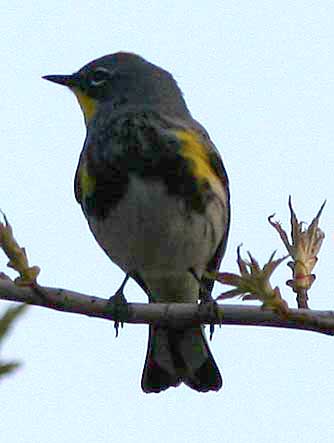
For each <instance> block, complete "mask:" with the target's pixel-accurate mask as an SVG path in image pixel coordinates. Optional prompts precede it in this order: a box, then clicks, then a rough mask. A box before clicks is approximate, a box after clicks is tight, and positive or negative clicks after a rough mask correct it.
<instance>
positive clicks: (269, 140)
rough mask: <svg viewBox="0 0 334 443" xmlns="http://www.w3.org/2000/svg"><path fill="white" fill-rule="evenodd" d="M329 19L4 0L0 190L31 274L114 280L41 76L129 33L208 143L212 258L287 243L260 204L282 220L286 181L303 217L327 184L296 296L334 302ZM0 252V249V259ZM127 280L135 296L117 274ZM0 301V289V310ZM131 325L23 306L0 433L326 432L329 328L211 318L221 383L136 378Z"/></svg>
mask: <svg viewBox="0 0 334 443" xmlns="http://www.w3.org/2000/svg"><path fill="white" fill-rule="evenodd" d="M333 21H334V2H333V1H330V0H328V1H326V0H322V1H310V0H303V1H294V2H291V1H287V0H281V1H280V2H277V1H274V0H272V1H270V0H266V1H264V0H258V1H256V2H254V1H228V0H227V1H210V0H208V1H206V2H199V1H198V2H197V1H186V0H184V1H179V0H171V1H166V2H162V1H160V2H158V1H156V2H154V1H144V0H141V1H131V0H122V1H115V0H109V1H102V0H101V1H99V2H97V1H88V0H86V1H72V2H71V1H64V0H58V1H57V2H54V1H52V2H51V1H48V0H47V1H32V0H28V1H26V2H22V1H18V0H12V1H11V2H10V3H8V4H6V5H3V6H2V7H1V14H0V28H1V37H0V53H1V59H2V67H1V102H0V112H1V123H0V125H1V157H0V207H1V209H2V210H3V211H4V212H5V213H6V214H7V216H8V218H9V220H10V222H11V224H12V225H13V227H14V232H15V235H16V237H17V239H18V240H19V242H20V244H21V245H24V246H25V247H26V248H27V251H28V254H29V257H30V259H31V263H32V264H38V265H39V266H40V267H41V269H42V271H41V275H40V279H39V282H40V284H43V285H47V286H55V287H64V288H68V289H73V290H77V291H81V292H84V293H87V294H91V295H99V296H102V297H106V298H107V297H109V296H110V295H112V294H113V293H114V292H115V290H116V289H117V288H118V286H119V284H120V282H121V281H122V278H123V275H122V273H121V271H120V270H119V269H118V268H117V267H116V266H115V265H114V264H112V263H111V262H110V261H109V259H108V258H107V257H106V256H105V255H104V253H103V252H102V251H101V250H100V249H99V247H98V246H97V244H96V243H95V241H94V239H93V237H92V235H91V234H90V232H89V230H88V227H87V225H86V221H85V219H84V217H83V215H82V214H81V210H80V207H79V206H78V205H77V203H76V202H75V199H74V195H73V184H72V183H73V178H74V173H75V169H76V165H77V161H78V157H79V153H80V150H81V146H82V143H83V140H84V136H85V128H84V122H83V118H82V116H81V112H80V109H79V107H78V105H77V103H76V100H75V98H74V96H72V95H71V93H70V92H68V91H67V90H66V89H65V88H60V87H57V85H52V84H51V83H48V82H45V81H43V80H42V79H41V76H42V75H45V74H58V73H72V72H73V71H76V70H77V69H78V68H80V67H81V66H82V65H84V64H85V63H87V62H88V61H90V60H91V59H93V58H97V57H99V56H102V55H105V54H108V53H113V52H117V51H119V50H127V51H132V52H136V53H138V54H140V55H142V56H144V57H145V58H147V59H148V60H150V61H151V62H154V63H156V64H158V65H160V66H162V67H164V68H165V69H167V70H169V71H170V72H172V73H173V75H174V77H175V78H176V80H177V81H178V83H179V85H180V87H181V89H182V90H183V91H184V94H185V98H186V101H187V103H188V105H189V107H190V109H191V111H192V113H193V116H194V117H195V118H197V119H198V120H199V121H200V122H201V123H202V124H203V125H204V126H205V127H206V128H207V130H208V131H209V133H210V135H211V137H212V139H213V141H214V142H215V144H216V145H217V147H218V148H219V150H220V152H221V154H222V156H223V159H224V162H225V166H226V169H227V171H228V174H229V178H230V183H231V195H232V226H231V233H230V238H229V244H228V248H227V252H226V256H225V259H224V262H223V267H222V268H223V269H224V270H228V271H235V270H236V263H235V260H236V247H237V245H238V244H240V243H243V245H244V246H243V251H244V253H245V252H246V251H247V250H250V251H251V252H252V253H253V255H254V256H255V257H256V258H257V259H258V260H259V261H260V262H261V263H262V264H263V263H264V261H265V260H267V258H268V257H269V255H270V254H271V252H272V251H273V250H275V249H278V255H279V256H281V255H283V254H285V250H284V247H283V245H282V244H280V242H279V239H278V235H277V234H276V232H275V231H274V230H273V229H272V228H271V227H270V226H269V224H268V222H267V217H268V216H269V215H270V214H272V213H274V212H275V213H276V217H277V218H278V219H279V220H280V221H281V222H282V223H283V225H284V226H285V227H287V228H288V218H289V211H288V206H287V201H288V196H289V194H291V195H292V197H293V202H294V204H295V208H296V211H297V214H298V216H299V218H300V219H301V220H305V221H310V220H311V219H312V218H313V216H314V215H315V214H316V212H317V210H318V209H319V207H320V205H321V203H322V202H323V201H324V199H327V205H326V208H325V211H324V213H323V216H322V219H321V227H322V228H323V230H324V231H325V233H326V239H325V242H324V245H323V249H322V251H321V254H320V258H319V262H318V264H317V266H316V268H315V271H316V274H317V280H316V283H315V284H314V287H313V289H312V291H311V293H310V297H311V298H310V305H311V307H312V308H314V309H333V306H334V295H333V287H334V273H333V264H334V250H333V247H334V243H333V240H334V232H333V220H334V198H333V190H334V173H333V171H334V149H333V148H334V146H333V140H334V124H333V114H334V112H333V111H334V109H333V98H334V63H333V59H334V26H333ZM6 262H7V260H6V258H5V256H4V255H3V254H2V253H0V270H3V271H6V269H5V265H6ZM6 272H7V271H6ZM8 273H9V274H10V275H11V276H14V274H13V273H11V272H10V271H8ZM288 278H290V272H289V270H288V268H287V267H286V265H285V264H283V265H281V267H280V269H279V270H278V272H277V273H276V274H275V276H274V278H273V284H275V285H276V284H278V285H279V286H280V288H281V290H282V293H283V294H284V297H285V298H286V299H287V301H288V302H289V304H290V305H291V306H295V301H294V296H293V294H292V293H291V292H290V290H289V289H288V288H287V287H286V286H285V281H286V280H287V279H288ZM222 290H223V288H222V287H220V288H219V287H217V286H216V288H215V294H216V295H218V294H219V293H220V292H222ZM126 295H127V298H128V299H129V300H131V301H138V302H139V301H141V302H143V301H146V297H145V295H144V294H143V292H142V291H141V290H140V289H139V288H138V287H137V286H136V285H135V283H133V282H131V283H129V284H128V286H127V288H126ZM239 303H240V301H239ZM9 305H10V304H9V303H6V302H3V301H0V312H1V311H3V310H4V309H5V308H7V307H8V306H9ZM147 329H148V328H147V327H146V326H143V325H140V326H139V325H126V326H125V328H124V329H123V330H122V331H121V333H120V337H119V338H118V339H117V340H116V339H115V338H114V328H113V324H112V323H111V322H107V321H104V320H98V319H90V318H88V317H87V318H86V317H84V316H78V315H70V314H62V313H60V312H56V311H52V310H49V309H43V308H37V307H31V308H30V309H29V311H28V312H27V313H26V314H25V316H24V317H23V318H21V319H20V320H19V321H18V322H17V324H16V326H15V329H14V330H13V333H12V334H11V336H10V337H9V339H8V340H7V341H6V344H5V346H4V348H3V349H2V350H1V351H2V358H3V359H19V360H21V361H22V362H24V365H23V366H22V368H21V369H20V370H19V371H17V372H16V373H15V374H14V375H13V376H11V377H8V378H6V379H4V380H3V382H2V383H1V387H0V390H1V392H0V408H1V414H0V441H1V442H6V443H45V442H48V443H56V442H57V443H59V442H62V443H79V442H80V443H102V442H107V441H108V442H109V441H110V442H111V441H117V442H124V443H130V442H145V443H153V442H157V441H166V442H167V441H168V442H169V443H174V442H188V441H189V442H194V443H197V442H202V441H210V442H218V441H219V442H220V441H222V442H229V443H246V442H247V443H255V442H256V443H262V442H263V443H264V442H268V441H270V442H271V443H278V442H280V443H281V442H284V443H285V442H287V443H290V442H291V443H292V442H299V441H300V442H304V443H308V442H317V443H330V442H333V441H334V419H333V418H334V417H333V404H334V358H333V345H334V342H333V340H334V339H333V338H331V337H327V336H323V335H320V334H316V333H311V332H300V331H288V330H275V329H270V328H263V327H262V328H261V327H237V326H225V327H222V329H221V330H219V331H218V330H217V332H216V334H215V336H214V340H213V342H212V344H211V347H212V350H213V353H214V355H215V358H216V361H217V363H218V364H219V366H220V368H221V370H222V373H223V376H224V382H225V385H224V389H223V390H221V391H220V392H219V393H211V394H198V393H197V392H194V391H191V390H190V389H189V388H187V387H185V386H180V387H179V388H177V389H169V390H168V391H166V392H164V393H161V394H159V395H153V394H152V395H147V394H143V393H142V392H141V389H140V378H141V372H142V368H143V364H144V358H145V353H146V342H147V332H148V331H147Z"/></svg>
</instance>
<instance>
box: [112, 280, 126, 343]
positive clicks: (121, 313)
mask: <svg viewBox="0 0 334 443" xmlns="http://www.w3.org/2000/svg"><path fill="white" fill-rule="evenodd" d="M129 278H130V275H129V274H126V276H125V279H124V280H123V282H122V284H121V286H120V287H119V289H118V290H117V291H116V293H115V295H113V296H112V297H110V298H109V301H108V304H109V305H110V308H111V311H112V313H113V315H114V318H115V323H114V328H115V332H116V337H118V331H119V326H120V325H121V327H122V328H123V325H124V321H123V320H124V318H126V317H127V314H128V306H127V305H128V302H127V300H126V298H125V295H124V292H123V290H124V287H125V285H126V282H127V281H128V280H129Z"/></svg>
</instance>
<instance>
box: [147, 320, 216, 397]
mask: <svg viewBox="0 0 334 443" xmlns="http://www.w3.org/2000/svg"><path fill="white" fill-rule="evenodd" d="M182 381H183V382H184V383H185V384H187V385H188V386H189V387H190V388H192V389H195V390H196V391H199V392H208V391H218V390H219V389H220V388H221V387H222V383H223V382H222V378H221V375H220V372H219V369H218V367H217V365H216V363H215V361H214V359H213V356H212V354H211V351H210V349H209V346H208V343H207V341H206V339H205V336H204V331H203V329H202V328H200V327H197V328H190V329H185V330H181V331H176V330H173V329H166V328H154V327H152V326H151V327H150V335H149V343H148V350H147V355H146V362H145V367H144V371H143V376H142V389H143V391H144V392H160V391H163V390H165V389H167V388H169V387H170V386H174V387H176V386H178V385H179V384H180V383H181V382H182Z"/></svg>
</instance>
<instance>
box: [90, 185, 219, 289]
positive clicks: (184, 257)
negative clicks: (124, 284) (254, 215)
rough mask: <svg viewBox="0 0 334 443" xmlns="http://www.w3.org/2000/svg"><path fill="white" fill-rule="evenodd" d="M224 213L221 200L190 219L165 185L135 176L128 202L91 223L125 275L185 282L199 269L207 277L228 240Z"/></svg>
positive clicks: (97, 236) (120, 204) (125, 199)
mask: <svg viewBox="0 0 334 443" xmlns="http://www.w3.org/2000/svg"><path fill="white" fill-rule="evenodd" d="M222 211H223V206H222V203H221V201H220V199H219V198H218V197H217V198H213V199H211V200H210V202H209V203H208V206H207V210H206V212H205V213H204V214H200V213H198V212H195V211H193V212H192V213H191V214H189V212H187V211H186V209H185V206H184V202H183V201H182V200H180V199H179V198H177V197H176V196H174V195H170V194H167V192H166V187H165V185H164V184H162V183H160V182H157V181H153V180H152V181H145V182H144V181H143V180H142V179H140V178H137V177H132V178H131V179H130V183H129V186H128V192H127V195H126V197H125V198H124V199H123V200H122V201H121V202H119V204H118V205H117V206H116V208H114V209H112V210H111V211H110V213H109V215H108V217H107V218H106V219H103V220H98V219H90V220H89V224H90V228H91V230H92V232H93V234H94V236H95V238H96V240H97V242H98V243H99V244H100V245H101V247H102V248H103V249H104V250H105V251H106V253H107V254H108V255H109V257H110V258H111V260H112V261H113V262H115V263H116V264H117V265H118V266H120V267H121V268H122V269H123V270H124V271H125V272H131V271H132V272H138V273H139V274H140V275H141V276H142V277H144V280H145V281H146V279H145V276H148V279H150V278H151V277H152V278H153V279H158V280H160V279H161V278H163V279H165V278H166V276H169V277H168V278H170V277H172V275H174V276H175V277H176V276H177V274H179V276H180V278H182V275H183V276H184V274H185V273H187V272H188V270H189V268H193V269H194V270H196V272H197V275H198V277H201V275H202V273H203V271H204V269H205V267H206V265H207V263H208V261H209V260H210V259H211V258H212V256H213V255H214V253H215V251H216V249H217V246H218V244H219V242H220V241H221V238H222V235H223V225H222V220H223V214H222ZM192 278H193V277H192ZM177 280H178V279H177ZM175 281H176V280H175ZM147 283H149V282H147Z"/></svg>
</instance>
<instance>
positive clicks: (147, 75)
mask: <svg viewBox="0 0 334 443" xmlns="http://www.w3.org/2000/svg"><path fill="white" fill-rule="evenodd" d="M43 78H44V79H46V80H49V81H51V82H54V83H57V84H60V85H63V86H66V87H68V88H69V89H70V90H71V91H72V92H73V93H74V95H75V96H76V98H77V100H78V103H79V105H80V108H81V110H82V113H83V117H84V121H85V126H86V138H85V141H84V144H83V149H82V151H81V154H80V158H79V163H78V167H77V170H76V174H75V184H74V191H75V197H76V200H77V201H78V203H79V204H80V205H81V208H82V210H83V213H84V215H85V217H86V219H87V221H88V224H89V227H90V230H91V232H92V234H93V236H94V237H95V239H96V241H97V243H98V244H99V245H100V246H101V248H102V249H103V250H104V252H105V253H106V254H107V256H108V257H109V258H110V259H111V260H112V262H114V263H115V264H116V265H118V266H119V267H120V268H121V269H122V270H123V271H124V273H125V275H126V277H125V280H124V282H123V284H122V286H121V288H120V291H118V292H117V294H118V295H120V293H123V288H124V285H125V283H126V281H127V280H128V279H129V278H132V279H134V280H135V281H136V282H137V283H138V284H139V286H140V287H141V288H142V289H143V290H144V291H145V293H146V294H147V296H148V301H149V302H150V303H196V304H199V303H201V302H204V303H205V302H207V301H210V300H212V297H211V292H212V288H213V284H214V281H213V280H212V278H210V273H212V272H214V271H216V270H218V268H219V266H220V263H221V260H222V258H223V255H224V253H225V250H226V245H227V238H228V233H229V227H230V191H229V182H228V177H227V173H226V170H225V167H224V164H223V160H222V157H221V155H220V153H219V151H218V149H217V148H216V147H215V145H214V143H213V142H212V141H211V139H210V137H209V135H208V133H207V131H206V130H205V129H204V127H203V126H202V125H201V124H200V123H199V122H198V121H196V120H195V118H193V117H192V115H191V113H190V111H189V109H188V107H187V104H186V101H185V99H184V96H183V93H182V91H181V89H180V87H179V85H178V84H177V82H176V80H175V79H174V77H173V76H172V74H170V73H169V72H168V71H167V70H165V69H163V68H161V67H159V66H157V65H155V64H153V63H151V62H149V61H147V60H146V59H145V58H143V57H141V56H140V55H137V54H134V53H131V52H117V53H113V54H109V55H105V56H103V57H100V58H97V59H95V60H93V61H91V62H89V63H87V64H86V65H85V66H83V67H82V68H80V69H79V70H78V71H76V72H74V73H73V74H65V75H62V74H57V75H46V76H44V77H43ZM211 275H212V274H211ZM181 383H184V384H185V385H187V386H188V387H190V388H192V389H194V390H196V391H198V392H208V391H218V390H219V389H220V388H221V387H222V384H223V381H222V377H221V374H220V371H219V369H218V366H217V364H216V362H215V360H214V358H213V356H212V353H211V351H210V348H209V345H208V342H207V339H206V335H205V331H204V326H192V327H183V328H182V327H181V328H178V329H176V328H174V329H173V328H171V327H168V325H167V326H163V325H162V324H160V325H159V324H151V325H150V326H149V338H148V347H147V354H146V360H145V366H144V370H143V374H142V379H141V387H142V390H143V391H144V392H145V393H158V392H161V391H164V390H166V389H167V388H169V387H177V386H178V385H180V384H181Z"/></svg>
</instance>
